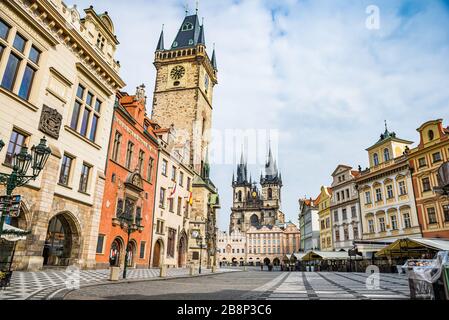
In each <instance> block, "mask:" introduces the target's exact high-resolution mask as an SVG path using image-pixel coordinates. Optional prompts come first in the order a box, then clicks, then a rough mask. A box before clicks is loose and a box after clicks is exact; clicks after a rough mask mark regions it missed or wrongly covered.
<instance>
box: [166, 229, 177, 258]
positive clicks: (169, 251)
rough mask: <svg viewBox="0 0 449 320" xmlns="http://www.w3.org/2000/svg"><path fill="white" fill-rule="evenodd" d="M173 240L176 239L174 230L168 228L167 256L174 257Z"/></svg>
mask: <svg viewBox="0 0 449 320" xmlns="http://www.w3.org/2000/svg"><path fill="white" fill-rule="evenodd" d="M175 241H176V230H175V229H172V228H168V240H167V256H169V257H171V258H174V257H175Z"/></svg>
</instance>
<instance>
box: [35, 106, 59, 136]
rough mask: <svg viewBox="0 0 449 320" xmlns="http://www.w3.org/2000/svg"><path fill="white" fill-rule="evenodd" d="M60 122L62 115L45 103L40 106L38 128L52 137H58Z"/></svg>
mask: <svg viewBox="0 0 449 320" xmlns="http://www.w3.org/2000/svg"><path fill="white" fill-rule="evenodd" d="M61 124H62V115H61V114H60V113H59V112H58V111H57V110H56V109H52V108H50V107H47V106H46V105H44V106H43V108H42V114H41V119H40V121H39V130H40V131H42V132H43V133H45V134H47V135H49V136H50V137H52V138H54V139H59V131H60V129H61Z"/></svg>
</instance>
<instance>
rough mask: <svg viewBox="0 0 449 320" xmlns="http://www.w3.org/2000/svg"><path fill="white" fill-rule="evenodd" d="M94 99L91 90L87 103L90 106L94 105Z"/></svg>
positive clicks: (88, 93)
mask: <svg viewBox="0 0 449 320" xmlns="http://www.w3.org/2000/svg"><path fill="white" fill-rule="evenodd" d="M93 100H94V95H93V94H92V93H90V92H87V97H86V104H87V105H88V106H92V101H93Z"/></svg>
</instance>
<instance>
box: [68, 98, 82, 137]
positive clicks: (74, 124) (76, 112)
mask: <svg viewBox="0 0 449 320" xmlns="http://www.w3.org/2000/svg"><path fill="white" fill-rule="evenodd" d="M80 110H81V104H80V103H79V102H78V101H75V106H74V107H73V113H72V120H71V121H70V128H72V129H73V130H76V129H77V128H78V120H79V117H80Z"/></svg>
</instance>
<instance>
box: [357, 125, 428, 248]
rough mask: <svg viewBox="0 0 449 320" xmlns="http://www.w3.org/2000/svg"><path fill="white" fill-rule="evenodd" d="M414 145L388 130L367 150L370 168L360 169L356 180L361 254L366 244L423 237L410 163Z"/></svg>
mask: <svg viewBox="0 0 449 320" xmlns="http://www.w3.org/2000/svg"><path fill="white" fill-rule="evenodd" d="M412 144H413V142H412V141H408V140H404V139H400V138H399V137H397V135H396V133H394V132H390V131H389V130H388V128H387V127H385V132H384V133H383V134H381V136H380V139H379V140H378V141H377V142H376V143H375V144H374V145H373V146H371V147H369V148H368V149H367V151H368V157H369V164H370V167H369V168H367V169H366V170H364V171H362V170H361V168H360V175H359V176H358V177H357V179H356V183H357V189H358V193H359V198H360V207H361V217H362V220H363V233H362V240H363V241H361V242H360V244H359V245H358V247H359V248H360V251H363V250H364V249H363V243H364V242H370V241H371V242H372V241H374V242H375V241H381V242H382V241H383V240H386V241H390V242H392V241H394V240H397V239H399V238H404V237H412V238H415V237H417V238H420V237H421V230H420V224H419V220H418V215H417V211H416V205H415V196H414V192H413V184H412V171H411V170H410V166H409V163H408V161H407V155H408V152H409V150H410V147H411V145H412ZM382 245H383V244H382ZM369 247H370V246H367V248H369ZM375 249H376V248H375V247H373V250H374V251H375Z"/></svg>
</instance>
